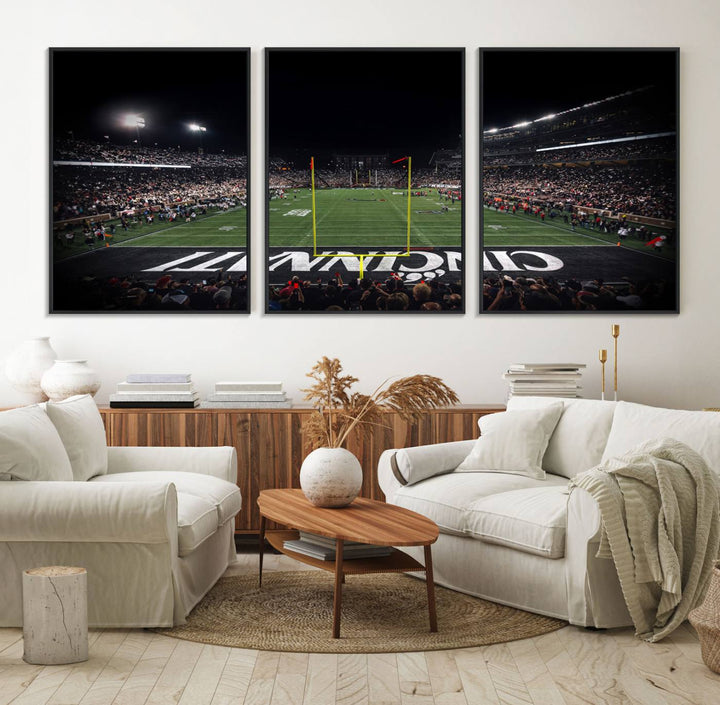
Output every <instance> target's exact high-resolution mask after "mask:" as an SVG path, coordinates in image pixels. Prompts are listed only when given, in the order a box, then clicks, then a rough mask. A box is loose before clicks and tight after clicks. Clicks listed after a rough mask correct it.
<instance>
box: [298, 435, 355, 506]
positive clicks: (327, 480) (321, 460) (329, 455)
mask: <svg viewBox="0 0 720 705" xmlns="http://www.w3.org/2000/svg"><path fill="white" fill-rule="evenodd" d="M362 480H363V474H362V467H361V466H360V461H359V460H358V459H357V458H356V457H355V456H354V455H353V454H352V453H351V452H350V451H349V450H346V449H345V448H318V449H316V450H314V451H313V452H312V453H310V454H309V455H308V456H307V458H305V460H304V461H303V464H302V466H301V468H300V487H301V488H302V491H303V492H304V493H305V496H306V497H307V498H308V501H309V502H310V504H314V505H315V506H316V507H345V506H346V505H348V504H350V502H352V501H353V500H354V499H355V497H357V496H358V493H359V492H360V488H361V487H362Z"/></svg>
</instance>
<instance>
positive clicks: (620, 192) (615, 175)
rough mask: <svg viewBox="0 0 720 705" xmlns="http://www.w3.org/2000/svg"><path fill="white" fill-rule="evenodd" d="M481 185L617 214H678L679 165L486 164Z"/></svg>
mask: <svg viewBox="0 0 720 705" xmlns="http://www.w3.org/2000/svg"><path fill="white" fill-rule="evenodd" d="M483 189H484V191H485V193H486V194H497V195H498V196H500V195H502V196H505V197H511V198H517V199H539V200H543V201H549V202H552V203H558V202H559V203H563V204H567V205H570V206H577V207H579V208H583V207H585V208H598V209H601V210H607V211H610V212H611V213H612V214H614V215H618V214H621V213H626V214H633V215H638V216H644V217H648V218H660V219H665V220H674V219H675V217H676V204H675V169H674V167H673V166H670V165H665V166H663V165H654V166H653V167H652V168H650V167H647V168H646V167H642V166H602V165H590V166H587V167H574V168H565V169H560V168H557V167H548V166H526V167H510V168H507V169H485V170H484V172H483Z"/></svg>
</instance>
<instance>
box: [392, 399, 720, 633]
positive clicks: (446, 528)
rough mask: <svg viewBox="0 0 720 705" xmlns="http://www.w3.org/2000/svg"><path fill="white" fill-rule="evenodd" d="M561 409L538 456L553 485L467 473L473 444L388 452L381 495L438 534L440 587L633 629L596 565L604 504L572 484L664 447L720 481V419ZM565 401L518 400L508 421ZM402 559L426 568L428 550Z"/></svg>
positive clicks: (630, 407) (578, 403)
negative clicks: (671, 441) (674, 448)
mask: <svg viewBox="0 0 720 705" xmlns="http://www.w3.org/2000/svg"><path fill="white" fill-rule="evenodd" d="M562 401H563V410H562V412H561V416H560V418H559V421H558V422H557V425H556V426H555V427H554V430H553V431H552V434H551V436H550V438H549V442H548V444H547V450H546V451H545V452H544V455H542V456H541V457H542V468H543V469H544V471H545V472H546V475H545V478H544V479H538V478H533V477H528V476H524V475H518V474H506V473H502V472H468V471H465V472H462V471H459V470H458V469H457V468H458V466H459V465H461V463H462V462H463V460H464V459H465V458H466V456H468V454H469V453H470V452H471V451H472V450H473V448H474V447H475V444H476V441H472V440H471V441H460V442H456V443H444V444H437V445H431V446H421V447H416V448H409V449H401V450H389V451H386V452H385V453H383V455H382V456H381V457H380V461H379V466H378V476H379V477H378V479H379V482H380V487H381V488H382V490H383V492H384V493H385V496H386V500H387V501H388V502H390V503H392V504H396V505H398V506H401V507H405V508H407V509H411V510H413V511H416V512H419V513H420V514H424V515H425V516H428V517H430V518H431V519H433V520H434V521H435V522H436V523H437V524H438V525H439V527H440V536H439V538H438V541H437V543H436V544H434V546H433V567H434V573H435V581H436V582H437V583H439V584H441V585H445V586H446V587H450V588H453V589H456V590H459V591H461V592H465V593H468V594H471V595H476V596H478V597H483V598H486V599H489V600H493V601H495V602H500V603H503V604H507V605H511V606H513V607H519V608H522V609H526V610H530V611H532V612H538V613H540V614H545V615H550V616H554V617H559V618H561V619H566V620H568V621H570V622H571V623H572V624H577V625H581V626H593V627H598V628H609V627H618V626H626V625H630V624H632V620H631V619H630V615H629V614H628V611H627V608H626V607H625V602H624V600H623V597H622V593H621V590H620V585H619V581H618V577H617V573H616V571H615V566H614V564H613V562H612V561H611V560H607V559H601V558H596V557H595V556H596V553H597V549H598V543H599V539H600V528H601V527H600V515H599V512H598V507H597V504H596V503H595V501H594V500H593V499H592V497H591V496H590V495H589V494H588V493H587V492H585V491H584V490H581V489H575V490H573V491H572V492H569V491H568V479H569V478H571V477H573V476H574V475H576V474H577V473H580V472H583V471H585V470H588V469H590V468H591V467H593V466H595V465H597V464H598V463H600V462H601V461H603V460H606V459H608V458H612V457H617V456H620V455H623V454H624V453H626V452H628V451H630V450H632V449H633V448H635V447H636V446H638V445H639V444H640V443H642V442H644V441H647V440H652V439H655V438H675V439H676V440H679V441H681V442H683V443H686V444H687V445H689V446H690V447H691V448H693V449H694V450H696V451H697V452H698V453H700V455H701V456H703V458H704V459H705V461H706V462H707V463H708V465H709V466H710V468H711V469H712V470H713V471H714V472H715V474H716V475H718V476H719V477H720V414H717V413H711V412H702V411H676V410H670V409H660V408H654V407H650V406H644V405H641V404H632V403H626V402H618V403H614V402H602V401H594V400H585V399H578V400H562ZM557 402H558V400H557V399H551V398H544V397H526V398H513V399H511V400H510V402H509V403H508V412H513V411H523V410H528V409H540V408H542V407H546V406H547V405H549V404H553V403H555V404H557ZM485 418H487V417H485ZM510 418H511V416H510V415H509V414H508V415H506V417H505V419H510ZM481 422H482V420H481ZM403 550H407V551H408V552H409V553H412V554H413V555H414V556H415V557H416V558H418V559H419V560H422V557H421V551H417V550H415V549H407V548H403Z"/></svg>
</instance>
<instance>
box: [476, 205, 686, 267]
mask: <svg viewBox="0 0 720 705" xmlns="http://www.w3.org/2000/svg"><path fill="white" fill-rule="evenodd" d="M652 230H653V232H656V231H657V234H658V235H662V234H664V233H665V231H664V230H662V228H653V229H652ZM617 242H618V236H617V233H603V232H601V231H599V230H593V229H591V228H588V229H586V228H581V227H580V226H578V227H577V228H576V229H575V231H573V230H572V228H571V226H570V225H566V224H565V223H564V222H563V219H562V217H561V216H556V217H555V218H552V219H551V218H547V219H546V220H545V221H544V222H543V221H541V220H540V218H539V217H537V218H536V217H535V216H526V215H521V214H520V213H518V214H517V215H512V214H510V213H507V212H497V211H495V210H491V209H489V208H483V243H484V246H485V247H517V248H522V247H525V246H528V247H544V246H550V247H552V246H557V247H569V246H578V247H601V246H607V245H615V246H617ZM621 248H625V249H628V250H637V251H638V252H642V253H644V254H648V255H652V256H659V257H662V258H663V259H669V260H674V259H675V257H676V253H675V247H674V246H670V245H666V246H665V247H663V249H662V251H661V252H659V253H658V252H656V251H655V248H653V247H652V246H649V247H648V246H647V245H646V243H644V242H642V241H640V240H636V239H633V238H627V239H625V240H622V241H621Z"/></svg>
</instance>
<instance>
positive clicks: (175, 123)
mask: <svg viewBox="0 0 720 705" xmlns="http://www.w3.org/2000/svg"><path fill="white" fill-rule="evenodd" d="M51 57H52V58H51V61H52V70H53V80H52V85H53V104H52V105H53V107H52V118H53V131H54V138H55V139H62V138H65V137H69V136H70V135H69V132H72V133H73V136H74V137H76V138H83V139H90V140H93V141H100V142H102V141H104V140H105V135H109V137H110V140H109V141H110V142H112V143H113V144H129V143H130V142H131V141H132V140H134V139H135V138H136V134H135V130H134V129H132V128H128V127H124V126H122V124H121V120H122V117H123V115H125V114H127V113H134V114H138V115H141V116H142V117H143V118H144V119H145V123H146V127H145V128H143V129H141V130H140V139H141V143H142V144H147V145H155V144H157V145H158V146H159V147H177V146H180V147H181V148H182V149H186V150H193V151H194V150H196V149H197V148H198V146H200V137H199V134H198V133H193V132H191V131H190V130H189V128H188V125H189V124H190V123H197V124H200V125H203V126H204V127H206V128H207V132H205V133H203V135H202V146H203V147H204V148H205V151H206V152H215V153H218V152H221V151H223V150H224V151H225V152H226V153H227V154H246V153H247V101H248V85H247V62H248V53H247V52H245V51H243V50H241V51H233V50H228V49H223V50H219V51H213V50H192V49H183V50H175V49H173V50H159V51H153V50H147V49H140V50H127V51H123V50H77V49H71V50H64V49H63V50H56V51H54V52H53V53H52V54H51Z"/></svg>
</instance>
